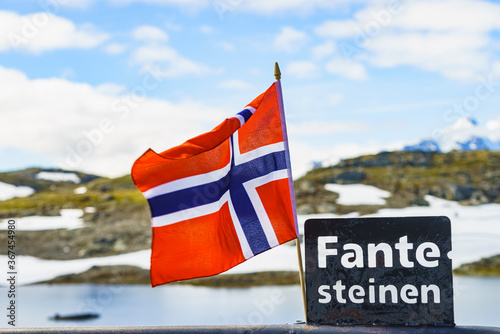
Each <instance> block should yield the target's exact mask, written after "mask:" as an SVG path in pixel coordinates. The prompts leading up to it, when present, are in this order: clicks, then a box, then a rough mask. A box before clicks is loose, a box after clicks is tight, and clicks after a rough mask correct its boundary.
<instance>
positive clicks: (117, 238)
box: [0, 151, 500, 285]
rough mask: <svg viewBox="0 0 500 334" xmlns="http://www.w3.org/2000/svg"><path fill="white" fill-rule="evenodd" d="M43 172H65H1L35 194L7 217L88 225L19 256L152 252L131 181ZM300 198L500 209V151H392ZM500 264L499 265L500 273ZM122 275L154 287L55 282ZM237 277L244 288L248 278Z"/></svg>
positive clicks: (308, 185)
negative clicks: (372, 190) (376, 192)
mask: <svg viewBox="0 0 500 334" xmlns="http://www.w3.org/2000/svg"><path fill="white" fill-rule="evenodd" d="M41 171H49V172H64V171H60V170H47V169H44V170H42V169H39V168H32V169H27V170H23V171H15V172H8V173H0V181H1V182H5V183H8V184H12V185H16V186H21V185H23V186H29V187H31V188H33V189H34V190H35V193H34V194H32V195H30V196H27V197H20V198H12V199H8V200H4V201H0V219H5V218H20V217H25V216H33V215H38V216H50V215H58V214H59V211H60V210H61V209H82V210H85V214H84V215H83V217H82V218H83V220H84V221H85V222H86V225H85V227H83V228H79V229H74V230H66V229H58V230H46V231H22V233H17V235H16V238H17V247H16V252H17V254H18V255H30V256H35V257H38V258H42V259H57V260H69V259H78V258H87V257H100V256H109V255H115V254H122V253H128V252H133V251H137V250H143V249H149V248H150V245H151V226H150V213H149V208H148V205H147V202H146V200H145V199H144V198H143V196H142V194H141V193H140V192H139V191H138V190H137V189H136V188H135V186H134V185H133V182H132V180H131V178H130V176H129V175H126V176H123V177H120V178H116V179H108V178H104V177H98V176H96V175H88V174H84V173H76V174H77V175H78V178H79V179H80V183H78V184H77V183H74V182H69V181H50V180H43V179H39V178H37V175H38V173H40V172H41ZM328 183H338V184H355V183H361V184H367V185H372V186H375V187H378V188H380V189H383V190H386V191H389V192H390V193H391V194H392V196H391V197H389V198H388V199H387V203H386V204H385V205H363V206H359V205H357V206H345V205H339V204H338V203H337V202H336V199H337V198H338V195H337V194H336V193H334V192H331V191H328V190H326V189H325V187H324V185H325V184H328ZM81 187H85V188H86V191H85V192H84V193H79V192H76V193H75V189H77V188H81ZM295 192H296V203H297V211H298V213H299V214H310V213H328V212H335V213H339V214H344V213H348V212H353V211H358V212H360V213H370V212H376V211H377V210H379V209H380V208H383V207H392V208H402V207H407V206H411V205H419V206H425V205H428V203H427V202H426V201H425V199H424V196H425V195H427V194H430V195H433V196H436V197H440V198H443V199H448V200H453V201H458V202H460V203H461V204H463V205H478V204H484V203H500V152H489V151H470V152H459V151H453V152H450V153H436V152H384V153H379V154H376V155H368V156H361V157H358V158H354V159H348V160H344V161H342V162H340V163H339V164H337V165H335V166H331V167H325V168H316V169H313V170H311V171H310V172H308V173H307V174H306V175H305V176H303V177H301V178H299V179H297V180H296V181H295ZM86 208H87V209H86ZM88 208H93V209H92V210H88ZM6 242H7V234H6V233H1V234H0V244H4V245H5V244H7V243H6ZM6 252H7V248H6V247H3V248H0V254H6ZM498 262H499V261H496V262H495V261H494V266H496V267H497V268H498V267H499V263H498ZM497 273H498V271H497ZM118 274H119V276H120V277H122V278H121V279H123V281H124V282H127V283H139V282H140V283H147V284H149V278H148V276H149V273H148V272H147V271H144V270H142V269H138V268H135V267H132V268H130V267H126V266H123V267H120V268H113V267H108V268H106V267H95V268H92V269H91V270H89V271H88V272H86V273H83V274H81V275H69V276H65V277H60V278H58V279H56V280H55V281H54V282H61V283H62V282H86V281H92V282H96V283H97V282H111V281H112V280H113V277H116V275H118ZM226 276H228V277H226V278H224V279H225V280H227V281H226V282H225V283H224V284H232V283H230V280H231V277H229V276H230V275H226ZM244 276H245V277H246V278H244V279H245V280H246V282H252V281H253V282H254V283H252V284H255V281H256V280H257V279H256V277H260V278H259V280H261V281H262V280H265V281H266V282H289V283H290V282H295V280H296V278H293V277H292V276H294V275H293V274H290V273H281V274H280V275H277V276H276V275H275V276H276V277H271V276H272V275H271V276H270V275H267V276H265V275H263V274H260V276H259V275H257V274H254V275H253V278H252V275H244ZM264 276H265V277H264ZM278 276H279V277H278ZM221 277H222V276H221ZM232 279H233V281H240V282H243V281H242V280H243V278H242V277H241V276H239V277H237V278H235V277H233V278H232ZM215 280H217V279H215ZM209 281H210V280H209V279H205V283H203V284H211V285H216V284H222V283H220V282H222V281H220V279H219V282H215V281H214V280H212V281H210V283H208V282H209ZM257 281H258V280H257ZM191 283H193V282H191ZM241 284H243V283H241ZM245 284H246V283H245Z"/></svg>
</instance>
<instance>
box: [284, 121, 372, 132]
mask: <svg viewBox="0 0 500 334" xmlns="http://www.w3.org/2000/svg"><path fill="white" fill-rule="evenodd" d="M288 128H289V131H290V135H293V136H304V135H306V136H322V135H325V134H326V135H331V134H334V133H343V132H349V133H353V132H363V131H366V130H368V129H369V127H368V126H367V125H366V124H365V123H362V122H357V121H352V122H346V121H338V120H335V121H314V122H304V123H300V124H295V123H291V124H289V125H288Z"/></svg>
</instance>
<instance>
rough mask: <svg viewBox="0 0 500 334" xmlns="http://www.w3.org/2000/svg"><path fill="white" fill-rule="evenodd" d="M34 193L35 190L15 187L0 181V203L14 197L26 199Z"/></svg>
mask: <svg viewBox="0 0 500 334" xmlns="http://www.w3.org/2000/svg"><path fill="white" fill-rule="evenodd" d="M34 193H35V189H33V188H31V187H27V186H15V185H13V184H8V183H4V182H1V181H0V201H6V200H8V199H11V198H14V197H26V196H29V195H32V194H34Z"/></svg>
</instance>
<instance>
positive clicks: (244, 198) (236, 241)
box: [132, 81, 298, 286]
mask: <svg viewBox="0 0 500 334" xmlns="http://www.w3.org/2000/svg"><path fill="white" fill-rule="evenodd" d="M289 161H290V159H289V155H288V143H287V135H286V127H285V122H284V115H283V106H282V99H281V86H280V82H279V81H277V82H275V83H273V85H272V86H271V87H270V88H269V89H268V90H267V91H266V92H264V93H263V94H261V95H260V96H259V97H257V98H256V99H255V100H253V101H252V102H251V103H250V104H249V105H248V106H247V107H245V109H244V110H243V111H241V112H240V113H238V114H237V115H236V116H234V117H231V118H228V119H226V120H225V121H224V122H223V123H221V124H220V125H219V126H218V127H216V128H215V129H213V130H212V131H210V132H208V133H205V134H202V135H200V136H198V137H195V138H193V139H190V140H188V141H187V142H185V143H184V144H182V145H179V146H177V147H174V148H171V149H169V150H167V151H165V152H162V153H160V154H158V153H156V152H154V151H153V150H151V149H149V150H148V151H146V152H145V153H144V154H143V155H142V156H141V157H140V158H139V159H137V161H136V162H135V163H134V165H133V167H132V178H133V180H134V183H135V185H136V186H137V188H138V189H139V190H140V191H141V192H142V193H143V195H144V197H145V198H146V199H147V200H148V202H149V206H150V208H151V215H152V227H153V241H152V253H151V284H152V286H157V285H160V284H165V283H169V282H173V281H178V280H184V279H191V278H197V277H205V276H211V275H216V274H219V273H221V272H224V271H226V270H228V269H230V268H232V267H234V266H236V265H237V264H239V263H242V262H244V261H245V260H247V259H249V258H251V257H253V256H255V255H257V254H259V253H261V252H263V251H265V250H268V249H270V248H272V247H275V246H277V245H280V244H283V243H285V242H287V241H290V240H292V239H295V238H297V236H298V228H297V221H296V213H295V200H294V196H293V183H292V178H291V170H290V162H289Z"/></svg>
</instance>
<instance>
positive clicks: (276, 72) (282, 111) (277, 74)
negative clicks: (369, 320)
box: [274, 62, 307, 322]
mask: <svg viewBox="0 0 500 334" xmlns="http://www.w3.org/2000/svg"><path fill="white" fill-rule="evenodd" d="M274 77H275V78H276V88H277V91H278V94H277V95H278V103H279V109H280V114H281V120H282V121H281V124H282V132H283V138H284V142H285V152H286V160H287V164H288V171H289V173H290V175H289V178H288V179H289V180H290V197H291V199H292V208H293V215H294V217H293V218H294V219H295V229H296V231H297V235H299V227H298V220H297V211H296V208H295V193H294V189H293V179H292V175H291V173H292V165H291V162H290V155H289V152H290V151H289V148H288V134H287V131H286V121H285V109H284V108H283V94H282V92H281V81H280V80H281V71H280V68H279V66H278V63H277V62H276V63H274ZM295 244H296V246H297V258H298V262H299V278H300V287H301V290H302V305H303V307H304V322H307V303H306V286H305V281H304V269H303V265H302V251H301V250H300V238H299V237H297V238H296V239H295Z"/></svg>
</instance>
